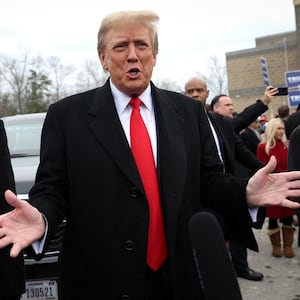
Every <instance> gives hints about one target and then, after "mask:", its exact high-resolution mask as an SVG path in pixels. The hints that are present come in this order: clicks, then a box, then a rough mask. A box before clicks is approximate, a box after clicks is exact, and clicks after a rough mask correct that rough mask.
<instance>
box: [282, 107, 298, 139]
mask: <svg viewBox="0 0 300 300" xmlns="http://www.w3.org/2000/svg"><path fill="white" fill-rule="evenodd" d="M298 125H300V105H299V106H298V108H297V111H296V112H294V113H293V114H291V115H290V116H289V117H288V118H287V120H286V121H285V132H286V136H287V138H288V139H289V138H290V137H291V134H292V132H293V130H294V129H295V128H296V127H297V126H298Z"/></svg>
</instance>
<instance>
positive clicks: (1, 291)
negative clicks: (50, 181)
mask: <svg viewBox="0 0 300 300" xmlns="http://www.w3.org/2000/svg"><path fill="white" fill-rule="evenodd" d="M0 170H1V171H0V213H1V214H3V213H6V212H8V211H10V210H12V207H11V206H10V205H8V204H7V202H6V201H5V198H4V192H5V191H6V190H7V189H10V190H12V191H15V181H14V174H13V170H12V166H11V162H10V155H9V150H8V146H7V137H6V132H5V128H4V124H3V121H2V120H0ZM10 248H11V246H7V247H5V248H3V249H0V286H1V288H0V299H1V300H17V299H20V297H21V294H23V293H24V292H25V278H24V261H23V254H22V253H20V254H19V255H18V256H17V258H16V259H14V258H11V257H10V254H9V253H10Z"/></svg>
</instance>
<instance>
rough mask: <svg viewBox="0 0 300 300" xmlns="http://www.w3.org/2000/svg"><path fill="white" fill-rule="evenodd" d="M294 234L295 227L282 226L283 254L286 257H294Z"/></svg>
mask: <svg viewBox="0 0 300 300" xmlns="http://www.w3.org/2000/svg"><path fill="white" fill-rule="evenodd" d="M294 232H295V228H294V227H293V226H282V237H283V254H284V256H285V257H294V256H295V253H294V249H293V242H294Z"/></svg>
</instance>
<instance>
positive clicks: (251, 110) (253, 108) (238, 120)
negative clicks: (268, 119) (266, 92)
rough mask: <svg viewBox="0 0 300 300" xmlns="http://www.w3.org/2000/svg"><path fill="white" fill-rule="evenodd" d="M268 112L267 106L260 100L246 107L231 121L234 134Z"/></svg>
mask: <svg viewBox="0 0 300 300" xmlns="http://www.w3.org/2000/svg"><path fill="white" fill-rule="evenodd" d="M266 110H268V106H267V105H265V104H264V103H263V102H262V101H261V100H257V101H256V102H255V103H253V104H251V105H249V106H247V107H246V108H245V109H244V110H243V111H242V112H241V113H239V114H238V115H236V116H235V117H234V118H233V119H232V125H233V128H234V131H235V132H236V133H240V131H241V130H243V129H245V128H247V127H248V126H249V125H250V124H251V123H252V122H253V121H255V120H256V119H257V118H258V117H259V116H260V115H261V114H263V113H264V112H265V111H266Z"/></svg>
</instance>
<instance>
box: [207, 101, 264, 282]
mask: <svg viewBox="0 0 300 300" xmlns="http://www.w3.org/2000/svg"><path fill="white" fill-rule="evenodd" d="M232 112H233V104H232V100H231V99H230V97H228V96H227V95H218V96H215V97H214V98H213V99H212V102H211V112H210V113H209V115H210V117H211V120H212V122H213V124H214V127H215V128H216V131H217V132H218V137H219V141H220V143H222V144H223V149H224V150H223V156H224V166H225V171H226V172H228V173H230V174H233V175H239V176H240V174H239V172H238V171H239V169H238V168H239V165H241V166H243V167H246V168H247V169H250V170H252V172H255V171H257V170H258V169H259V168H261V167H263V163H262V162H261V161H259V160H258V159H257V158H256V155H255V154H253V153H252V152H251V151H250V150H249V149H248V148H247V147H246V145H245V144H244V143H243V142H242V140H241V138H240V137H239V135H238V134H237V133H235V131H234V128H233V122H232V120H233V115H232ZM237 163H239V165H237ZM246 177H248V175H247V176H246ZM224 224H225V226H224V227H225V229H224V231H225V236H226V238H227V240H228V244H229V250H230V254H231V258H232V262H233V265H234V267H235V271H236V274H237V276H238V277H242V278H245V279H248V280H254V281H260V280H262V279H263V274H262V273H260V272H257V271H255V270H253V269H252V268H250V267H249V264H248V261H247V247H246V246H245V243H241V242H240V239H238V238H237V237H236V235H235V233H236V230H235V229H234V225H232V219H228V218H224ZM247 225H248V224H247ZM246 230H247V232H248V234H249V235H252V238H253V239H255V237H254V234H253V231H252V228H251V226H247V227H246V228H245V229H244V230H243V231H246ZM248 248H249V249H252V250H254V251H258V247H256V248H251V247H248Z"/></svg>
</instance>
